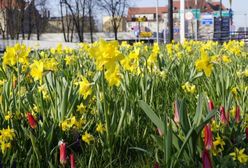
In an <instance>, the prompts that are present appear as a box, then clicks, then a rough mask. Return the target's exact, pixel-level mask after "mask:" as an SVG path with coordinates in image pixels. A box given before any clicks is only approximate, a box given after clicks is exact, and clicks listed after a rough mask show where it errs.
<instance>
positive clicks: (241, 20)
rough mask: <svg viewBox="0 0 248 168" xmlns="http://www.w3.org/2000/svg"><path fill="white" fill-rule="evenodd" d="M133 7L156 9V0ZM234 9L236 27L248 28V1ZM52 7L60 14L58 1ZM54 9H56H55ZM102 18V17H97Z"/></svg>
mask: <svg viewBox="0 0 248 168" xmlns="http://www.w3.org/2000/svg"><path fill="white" fill-rule="evenodd" d="M130 1H131V3H132V4H131V6H136V7H152V6H153V7H154V6H155V5H156V0H130ZM222 1H223V4H224V5H225V6H226V7H227V8H230V5H229V0H222ZM232 1H233V2H232V9H233V11H234V20H233V21H234V25H235V26H236V28H238V27H245V26H246V25H247V26H246V27H248V0H232ZM50 3H51V6H56V8H57V9H51V10H52V14H53V15H58V14H59V3H58V0H53V1H50ZM167 4H168V0H159V6H165V5H167ZM53 8H54V7H53ZM97 17H100V16H97Z"/></svg>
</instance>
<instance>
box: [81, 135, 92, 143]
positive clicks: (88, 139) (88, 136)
mask: <svg viewBox="0 0 248 168" xmlns="http://www.w3.org/2000/svg"><path fill="white" fill-rule="evenodd" d="M82 140H83V141H84V142H86V143H87V144H90V142H91V141H94V137H93V136H92V135H91V134H89V133H88V132H85V133H84V135H82Z"/></svg>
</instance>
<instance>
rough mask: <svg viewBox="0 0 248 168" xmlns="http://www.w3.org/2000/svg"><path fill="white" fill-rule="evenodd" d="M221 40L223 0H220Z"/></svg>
mask: <svg viewBox="0 0 248 168" xmlns="http://www.w3.org/2000/svg"><path fill="white" fill-rule="evenodd" d="M220 41H222V0H220Z"/></svg>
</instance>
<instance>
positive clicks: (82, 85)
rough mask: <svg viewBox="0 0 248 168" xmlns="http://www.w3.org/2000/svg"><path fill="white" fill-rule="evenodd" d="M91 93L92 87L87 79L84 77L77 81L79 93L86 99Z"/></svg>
mask: <svg viewBox="0 0 248 168" xmlns="http://www.w3.org/2000/svg"><path fill="white" fill-rule="evenodd" d="M91 93H92V89H91V85H90V83H89V81H88V80H87V79H86V78H83V80H82V81H81V82H79V95H81V96H83V98H84V99H86V98H87V97H88V96H89V95H91Z"/></svg>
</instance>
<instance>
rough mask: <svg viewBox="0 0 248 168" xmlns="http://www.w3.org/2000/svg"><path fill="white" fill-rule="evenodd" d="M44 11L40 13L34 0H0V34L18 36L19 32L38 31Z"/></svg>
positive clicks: (40, 29)
mask: <svg viewBox="0 0 248 168" xmlns="http://www.w3.org/2000/svg"><path fill="white" fill-rule="evenodd" d="M46 12H47V11H46ZM46 12H45V13H43V14H44V15H43V14H42V15H41V14H40V13H39V11H38V10H37V9H36V6H35V2H34V0H31V1H29V2H26V1H24V0H0V34H1V35H2V36H10V37H11V38H19V35H20V34H21V33H32V32H39V33H40V32H41V31H42V27H43V25H45V24H44V22H43V21H44V19H43V18H45V17H47V16H45V15H46ZM34 29H35V30H34Z"/></svg>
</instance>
